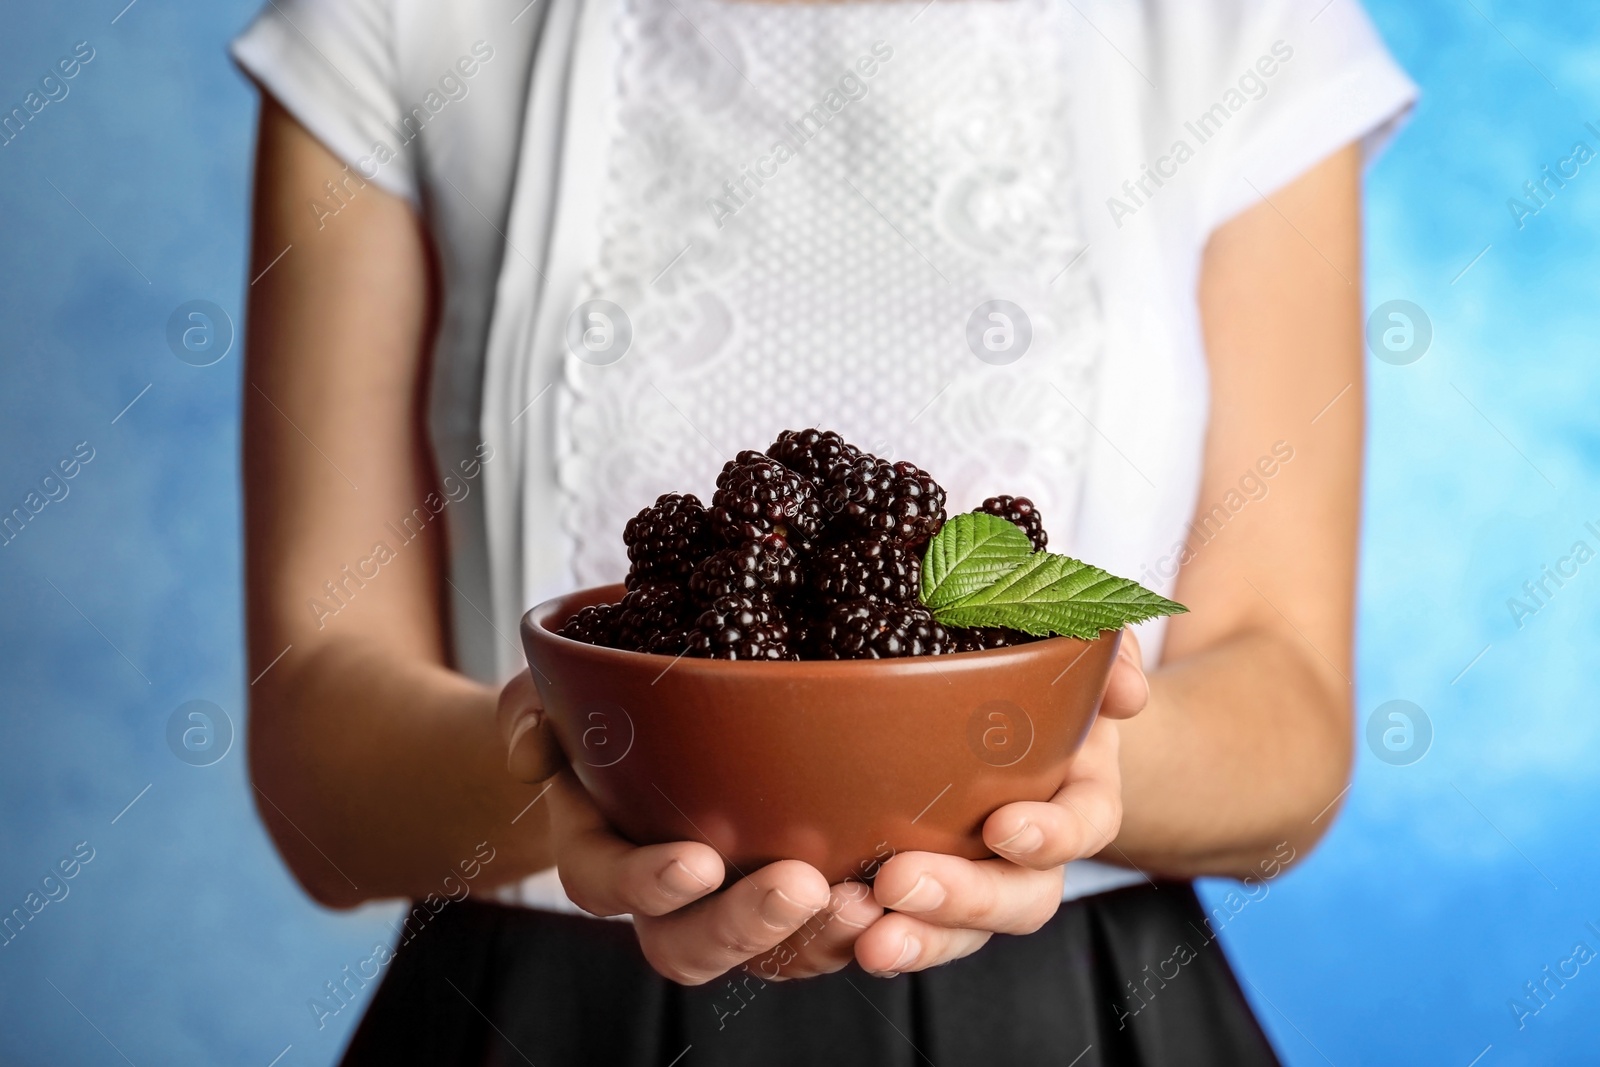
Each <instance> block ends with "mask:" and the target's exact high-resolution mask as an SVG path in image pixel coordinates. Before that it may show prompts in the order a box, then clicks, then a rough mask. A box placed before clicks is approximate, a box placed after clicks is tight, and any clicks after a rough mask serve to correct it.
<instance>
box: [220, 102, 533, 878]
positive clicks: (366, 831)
mask: <svg viewBox="0 0 1600 1067" xmlns="http://www.w3.org/2000/svg"><path fill="white" fill-rule="evenodd" d="M341 171H342V166H341V164H340V163H339V161H338V160H337V159H336V158H335V157H334V156H333V155H332V154H331V153H329V152H328V150H327V149H325V148H324V147H323V146H322V145H321V144H319V143H318V142H317V141H316V140H314V139H313V138H312V137H311V136H310V135H309V134H308V133H306V132H305V131H304V130H303V129H302V128H301V127H300V126H299V125H298V124H297V123H295V122H294V121H293V120H292V119H291V118H290V117H289V116H288V115H287V114H286V113H285V112H284V111H283V110H282V108H280V107H279V106H278V105H277V104H275V103H274V102H273V101H272V100H271V99H270V98H264V100H263V105H262V112H261V127H260V139H259V145H258V154H257V165H256V192H255V233H254V239H253V243H254V248H253V252H252V266H251V270H250V275H251V277H257V275H260V276H259V277H258V278H257V280H256V281H255V282H254V283H253V285H252V286H251V289H250V304H249V331H248V338H247V356H248V360H247V364H246V372H245V384H244V493H245V530H246V534H245V569H246V599H247V605H248V626H249V655H250V676H251V677H252V678H254V677H256V676H257V675H258V674H260V675H261V676H260V678H259V679H258V680H257V681H256V682H255V684H254V685H253V687H252V688H251V690H250V695H251V708H250V729H249V741H250V770H251V775H252V778H253V780H254V783H255V787H256V790H257V807H258V808H259V809H260V811H261V815H262V818H263V819H264V820H265V822H266V824H267V827H268V828H269V830H270V831H271V833H272V836H273V839H274V840H275V842H276V843H277V845H278V848H279V850H280V851H281V852H282V854H283V856H284V858H285V860H286V861H287V863H288V864H289V867H290V869H291V870H292V871H293V873H294V874H295V876H296V877H297V878H298V879H299V880H300V882H301V884H302V885H303V886H304V887H305V888H306V890H307V891H308V892H309V893H310V894H311V895H312V896H313V897H315V898H316V899H317V900H319V901H321V902H322V903H324V904H328V905H332V906H351V905H354V904H357V903H360V902H361V901H363V900H368V899H372V898H376V897H385V896H416V897H420V896H423V895H425V894H427V893H430V892H432V893H440V892H442V889H441V881H442V879H443V878H444V876H445V875H446V874H447V873H449V872H450V871H452V870H453V869H456V868H457V865H458V864H459V863H461V862H462V861H465V860H470V859H472V858H473V856H474V851H475V848H476V846H477V844H478V843H479V842H485V841H486V842H488V844H489V845H490V847H492V848H493V849H494V850H495V853H494V856H495V858H494V860H493V861H492V862H491V863H489V864H487V865H485V866H484V867H483V868H482V871H481V873H480V874H479V875H478V877H477V878H476V879H474V881H473V883H472V885H473V888H474V889H482V888H485V887H487V886H488V885H491V884H494V883H501V882H507V881H510V880H513V879H516V878H520V877H523V876H525V875H527V874H528V873H530V872H532V871H535V870H538V869H540V868H542V867H547V866H549V864H550V859H549V856H548V848H547V844H546V840H545V838H546V821H545V817H544V814H543V811H542V808H541V809H537V810H536V811H535V812H530V813H529V817H527V818H523V819H520V820H519V821H518V822H517V824H516V825H515V826H513V825H511V819H512V817H513V816H515V815H517V814H518V812H519V811H521V809H522V808H524V807H525V806H526V805H527V804H528V802H529V801H530V800H532V799H533V797H534V796H536V795H537V789H536V788H535V787H533V786H529V785H525V784H522V783H520V782H517V781H515V780H514V779H513V778H512V777H511V776H510V775H508V774H507V773H506V749H505V745H504V742H503V741H502V738H501V734H500V732H499V730H498V728H497V726H496V722H495V702H496V694H495V692H494V691H493V690H490V689H487V688H485V687H483V686H481V685H478V684H476V683H474V682H472V681H470V680H469V679H467V678H465V677H463V676H462V675H460V674H457V673H455V672H454V671H452V670H450V669H449V667H448V656H447V653H446V650H445V638H444V634H443V629H442V623H441V593H440V590H441V587H442V586H443V582H442V579H441V555H442V551H443V547H444V546H443V520H442V519H438V520H435V521H433V522H431V523H429V524H428V525H427V526H426V527H424V532H423V533H422V535H421V536H420V537H418V538H417V539H416V540H414V541H411V542H409V543H405V544H402V543H401V542H400V541H399V540H398V539H397V538H396V537H395V535H394V534H393V533H391V532H390V531H389V530H388V529H386V528H385V525H384V523H385V520H392V521H395V522H398V521H399V519H400V518H401V517H402V516H404V515H407V514H409V513H410V512H411V511H412V509H414V508H417V507H419V506H422V505H423V504H424V501H425V499H426V497H427V495H428V494H429V493H432V492H436V491H437V487H436V485H435V475H434V471H433V467H432V463H431V461H430V459H429V456H428V453H427V450H426V444H425V441H424V439H423V435H422V433H421V431H420V426H421V424H422V422H421V404H422V392H423V388H424V386H425V382H426V358H425V354H426V351H427V348H428V343H429V341H430V339H431V335H432V325H433V324H432V319H431V315H432V311H431V309H432V307H433V292H432V283H431V279H430V263H429V252H428V245H427V238H426V234H425V233H424V231H423V228H422V225H421V223H420V221H419V220H418V219H417V217H416V215H415V213H414V212H412V211H411V209H410V208H409V207H408V206H407V205H406V204H405V203H403V202H402V201H400V200H398V199H396V198H395V197H393V196H390V195H389V194H387V193H385V192H383V191H382V190H380V189H379V188H378V187H377V186H376V185H372V184H368V185H366V186H365V187H364V188H361V189H359V190H357V191H355V193H354V195H353V197H352V198H351V200H350V202H349V204H348V205H347V206H345V207H344V208H343V209H342V210H341V211H340V212H339V213H338V214H337V215H336V216H333V217H331V218H325V219H323V220H322V221H321V223H320V228H319V221H318V219H317V218H316V217H315V215H314V214H313V212H312V211H311V210H310V207H309V203H310V201H311V200H312V199H313V198H318V197H324V198H325V193H324V190H323V183H324V182H325V181H326V180H328V179H330V178H335V179H336V178H338V177H339V176H340V174H341ZM285 248H288V251H287V252H284V249H285ZM280 253H283V256H282V258H281V259H279V260H278V262H277V263H276V264H273V260H274V258H275V257H277V256H278V255H279V254H280ZM269 264H272V265H271V267H270V269H268V267H269ZM263 271H265V273H262V272H263ZM380 542H381V543H384V544H385V545H386V546H387V547H388V548H389V549H390V550H392V552H393V558H392V559H391V560H390V561H389V562H386V563H383V564H382V566H381V567H380V568H378V573H377V574H376V576H375V577H371V578H368V579H363V580H362V583H361V584H359V585H357V584H356V583H355V582H353V581H350V580H349V579H348V578H346V574H347V573H354V572H357V571H358V570H359V569H361V568H359V566H358V565H359V564H360V561H362V560H364V559H370V558H371V557H372V556H373V554H374V548H375V546H376V545H377V544H378V543H380ZM372 567H373V565H372V564H368V565H367V566H366V567H365V568H364V569H365V570H366V571H367V572H368V573H371V570H372ZM343 568H349V570H348V571H346V570H344V569H343ZM357 577H358V578H359V577H360V575H359V574H358V575H357ZM325 582H333V583H335V586H336V587H339V589H338V591H339V593H340V597H339V600H338V601H335V600H333V599H331V598H330V597H329V596H328V594H327V590H326V588H325V586H324V583H325ZM312 598H319V599H320V600H322V602H323V603H324V604H325V605H327V606H329V607H337V608H338V610H337V613H336V614H331V615H330V614H327V613H325V612H324V613H318V612H316V611H314V610H313V609H312V607H311V606H310V602H311V600H312ZM341 601H342V602H343V606H339V605H340V602H341ZM319 615H320V617H319ZM286 647H287V648H288V652H287V653H284V649H285V648H286ZM280 653H284V654H283V657H282V659H279V660H277V662H276V663H274V660H275V659H276V658H277V657H278V656H279V654H280ZM269 665H270V669H268V668H269ZM263 671H264V672H265V673H264V674H263V673H261V672H263Z"/></svg>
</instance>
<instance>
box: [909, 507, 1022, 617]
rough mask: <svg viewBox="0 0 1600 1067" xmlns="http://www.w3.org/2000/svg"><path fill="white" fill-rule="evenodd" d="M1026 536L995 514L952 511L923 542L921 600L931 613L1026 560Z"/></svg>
mask: <svg viewBox="0 0 1600 1067" xmlns="http://www.w3.org/2000/svg"><path fill="white" fill-rule="evenodd" d="M1031 552H1032V546H1031V545H1030V544H1029V543H1028V535H1027V534H1025V533H1023V532H1022V530H1021V529H1020V528H1019V527H1017V526H1015V525H1013V524H1011V523H1009V522H1007V521H1006V520H1005V519H1002V518H1000V517H999V516H997V515H988V514H985V513H983V512H974V513H972V514H969V515H957V516H956V517H954V518H953V519H951V520H949V521H948V522H946V523H945V524H944V526H943V527H942V528H941V529H940V530H939V533H938V534H937V535H936V536H935V537H934V539H933V540H932V541H930V542H928V550H927V552H925V553H924V554H923V559H922V602H923V603H924V604H926V605H927V606H928V608H929V609H931V610H932V611H934V612H935V613H937V612H938V611H939V609H940V608H943V607H948V606H949V605H951V604H954V603H955V602H956V601H958V600H960V599H962V598H963V597H965V596H968V595H970V594H972V593H975V592H977V591H978V590H980V589H983V588H984V587H985V586H988V585H989V584H991V583H992V582H994V581H996V580H997V579H999V578H1002V577H1004V576H1005V575H1006V574H1007V573H1008V572H1010V571H1012V570H1014V569H1016V568H1017V567H1020V566H1022V564H1024V563H1026V562H1027V561H1028V558H1029V555H1030V554H1031Z"/></svg>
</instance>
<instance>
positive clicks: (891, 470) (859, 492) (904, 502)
mask: <svg viewBox="0 0 1600 1067" xmlns="http://www.w3.org/2000/svg"><path fill="white" fill-rule="evenodd" d="M823 506H824V508H826V510H827V512H828V513H829V514H830V515H832V516H833V517H834V518H835V520H836V521H837V523H838V524H839V526H840V528H841V530H842V531H843V532H844V535H845V536H851V535H853V536H856V537H883V538H887V539H889V540H891V541H898V542H901V543H903V544H906V545H910V546H912V547H915V546H917V545H920V544H922V543H923V542H925V541H926V540H928V538H930V537H932V536H933V535H934V534H936V533H938V532H939V527H941V526H943V525H944V488H943V487H942V486H940V485H939V483H938V482H936V481H934V480H933V477H932V475H930V474H928V472H927V471H925V470H923V469H922V468H921V467H918V466H917V465H916V464H915V463H909V462H906V461H904V460H902V461H901V462H899V463H890V462H889V461H888V460H883V459H878V458H877V457H876V456H871V455H866V454H863V455H861V456H860V457H858V458H856V459H853V460H850V461H848V462H842V463H839V464H837V465H835V466H834V468H833V470H832V471H831V472H830V473H829V475H828V480H827V485H826V488H825V489H824V492H823Z"/></svg>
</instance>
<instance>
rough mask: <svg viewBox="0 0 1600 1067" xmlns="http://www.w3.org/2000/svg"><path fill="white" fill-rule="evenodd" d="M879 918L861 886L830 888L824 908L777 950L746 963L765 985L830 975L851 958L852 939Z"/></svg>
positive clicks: (846, 884) (868, 890) (878, 907)
mask: <svg viewBox="0 0 1600 1067" xmlns="http://www.w3.org/2000/svg"><path fill="white" fill-rule="evenodd" d="M882 915H883V907H882V906H881V905H880V904H878V902H877V901H876V900H875V899H873V896H872V888H871V887H870V886H868V885H867V884H866V883H864V882H841V883H839V884H838V885H835V886H833V887H831V888H830V890H829V895H828V904H827V906H826V907H825V908H823V909H822V910H821V911H819V912H817V914H815V915H813V916H812V917H811V919H810V920H809V921H807V922H806V923H805V924H804V925H803V926H801V927H800V929H799V930H796V931H795V932H794V933H793V934H791V935H789V937H788V938H786V939H785V940H784V942H783V944H781V945H779V946H778V947H777V948H775V949H773V950H772V951H771V952H769V953H767V954H766V955H764V956H758V957H757V958H756V959H754V960H752V961H751V963H750V969H751V970H753V971H755V973H757V974H759V975H760V976H761V977H762V978H765V979H766V980H767V981H769V982H779V981H783V980H784V979H788V978H810V977H813V976H815V975H819V974H832V973H833V972H834V971H837V970H840V969H842V968H843V967H844V966H845V965H846V964H848V963H849V962H850V961H851V959H853V958H854V956H855V946H856V938H858V937H860V936H861V934H862V932H863V931H864V930H866V929H867V928H868V927H869V926H871V925H872V924H873V923H874V922H876V921H877V920H878V919H879V917H881V916H882Z"/></svg>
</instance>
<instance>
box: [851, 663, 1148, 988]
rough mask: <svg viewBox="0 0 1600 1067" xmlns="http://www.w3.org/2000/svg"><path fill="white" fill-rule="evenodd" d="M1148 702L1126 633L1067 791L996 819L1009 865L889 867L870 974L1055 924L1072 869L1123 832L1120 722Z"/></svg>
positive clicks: (860, 953) (903, 862) (867, 950)
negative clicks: (1068, 865) (1068, 868)
mask: <svg viewBox="0 0 1600 1067" xmlns="http://www.w3.org/2000/svg"><path fill="white" fill-rule="evenodd" d="M1149 696H1150V684H1149V682H1148V681H1147V680H1146V679H1145V676H1144V669H1143V658H1142V656H1141V655H1140V651H1139V641H1138V639H1137V638H1136V637H1134V635H1133V634H1132V633H1125V634H1123V636H1122V648H1121V650H1120V652H1119V653H1118V656H1117V660H1116V663H1115V664H1114V665H1113V667H1112V671H1111V679H1110V681H1109V682H1108V684H1107V687H1106V695H1105V700H1104V701H1103V702H1102V704H1101V707H1100V716H1099V718H1097V719H1096V720H1095V723H1094V725H1093V726H1092V727H1091V728H1090V730H1089V736H1088V737H1087V739H1085V741H1084V743H1083V747H1082V748H1080V749H1079V750H1078V754H1077V756H1075V757H1074V758H1073V761H1072V768H1071V770H1070V771H1069V773H1068V777H1067V781H1066V784H1064V785H1063V786H1062V787H1061V791H1060V792H1058V793H1057V794H1056V795H1055V797H1054V798H1053V799H1051V800H1050V801H1048V802H1044V803H1038V802H1024V803H1018V804H1007V805H1006V806H1005V807H1003V808H1000V809H999V810H997V811H996V812H994V813H993V814H992V815H990V816H989V818H988V819H987V820H986V821H985V822H984V824H983V840H984V842H985V843H986V844H987V845H988V846H989V847H990V848H991V849H993V850H994V852H995V854H996V855H998V856H1000V857H1002V858H1000V859H991V860H965V859H960V858H958V857H955V856H943V855H939V854H937V853H932V852H904V853H901V854H900V855H897V856H895V857H894V858H893V859H891V860H889V861H888V862H887V863H885V864H884V865H883V866H882V867H881V868H880V869H879V870H878V875H877V878H876V880H875V881H874V884H873V897H874V898H875V899H876V900H877V902H878V903H879V904H881V905H882V906H883V907H885V908H887V909H889V910H888V913H887V914H885V915H884V916H883V918H881V919H878V920H877V921H876V922H874V923H873V924H872V925H871V926H870V927H869V928H868V929H867V930H865V931H864V932H862V933H861V935H860V936H859V937H858V938H857V939H856V943H855V956H856V960H857V961H858V962H859V963H860V964H861V966H862V967H863V968H864V969H865V970H866V971H868V972H869V973H872V974H876V975H879V976H880V977H888V976H890V975H894V974H899V973H901V972H903V971H920V970H924V969H926V968H928V967H936V966H938V965H939V964H941V963H948V962H949V961H951V960H955V959H960V958H961V957H962V956H967V955H970V954H972V953H973V952H976V951H977V950H978V949H980V948H982V947H983V945H984V943H985V942H986V941H988V940H989V937H990V935H992V934H1030V933H1033V932H1034V931H1035V930H1037V929H1039V928H1040V927H1041V926H1043V925H1044V924H1045V923H1047V922H1049V921H1050V918H1051V917H1052V916H1053V915H1055V913H1056V909H1057V908H1058V907H1059V906H1060V904H1061V888H1062V878H1063V877H1064V873H1063V872H1064V865H1065V864H1066V863H1068V862H1070V861H1072V860H1076V859H1082V858H1083V857H1085V856H1092V855H1094V854H1095V853H1097V852H1099V851H1100V850H1101V849H1103V848H1105V847H1106V845H1108V844H1109V843H1110V842H1111V841H1112V840H1113V839H1115V837H1116V836H1117V830H1118V829H1119V828H1120V827H1121V824H1122V772H1121V768H1120V766H1119V765H1118V762H1117V744H1118V735H1117V722H1116V720H1118V719H1126V718H1130V717H1132V716H1134V715H1137V714H1138V713H1139V712H1140V711H1141V710H1143V708H1144V706H1145V702H1146V701H1147V700H1148V699H1149Z"/></svg>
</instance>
